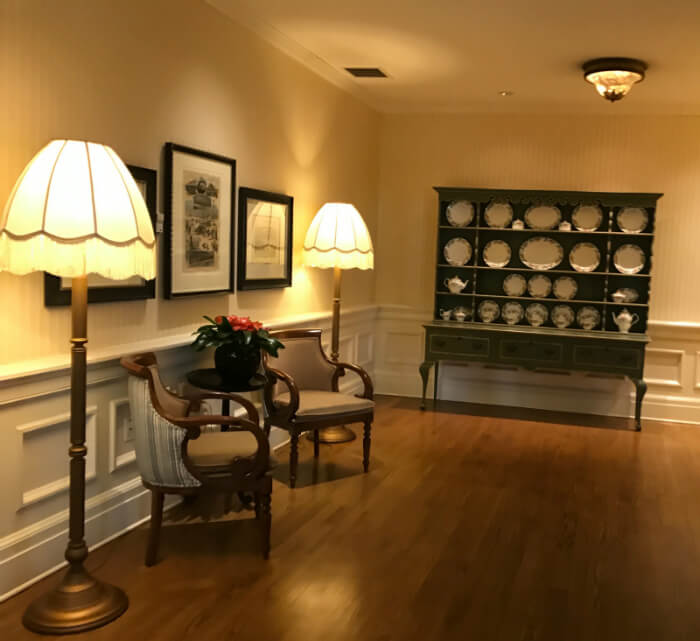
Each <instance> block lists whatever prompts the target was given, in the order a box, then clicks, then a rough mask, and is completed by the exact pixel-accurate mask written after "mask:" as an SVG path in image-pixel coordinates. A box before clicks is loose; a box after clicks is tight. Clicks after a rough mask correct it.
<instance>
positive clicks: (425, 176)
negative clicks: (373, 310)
mask: <svg viewBox="0 0 700 641" xmlns="http://www.w3.org/2000/svg"><path fill="white" fill-rule="evenodd" d="M614 109H615V107H614V105H611V111H614ZM380 157H381V161H380V188H379V207H378V210H379V236H378V238H377V243H376V244H377V246H378V247H379V248H380V251H378V252H377V278H378V280H377V300H378V301H379V302H380V303H382V304H402V305H408V306H410V307H413V308H418V309H420V310H432V306H433V292H434V260H435V242H436V231H437V230H436V222H435V217H436V211H437V195H436V193H435V192H434V191H433V189H432V187H433V186H434V185H444V186H468V187H501V188H513V189H517V188H522V189H524V188H533V189H572V190H573V189H576V190H579V189H580V190H593V191H648V192H663V193H664V194H665V195H664V197H663V198H662V199H661V200H660V204H659V209H658V217H657V236H656V239H655V243H654V262H653V265H654V267H653V280H652V286H653V291H652V298H651V310H650V318H651V319H653V320H657V321H659V320H662V321H686V322H700V297H698V296H696V295H695V293H694V285H693V283H694V282H695V279H696V278H697V276H698V274H700V252H698V249H697V247H698V241H700V117H634V116H626V117H614V116H610V117H602V116H599V117H596V116H580V115H577V116H559V115H557V116H510V115H509V116H505V115H500V116H491V115H482V116H478V115H476V116H471V115H469V116H467V115H465V116H451V115H431V116H410V115H406V116H403V115H388V116H385V117H384V118H383V124H382V140H381V150H380Z"/></svg>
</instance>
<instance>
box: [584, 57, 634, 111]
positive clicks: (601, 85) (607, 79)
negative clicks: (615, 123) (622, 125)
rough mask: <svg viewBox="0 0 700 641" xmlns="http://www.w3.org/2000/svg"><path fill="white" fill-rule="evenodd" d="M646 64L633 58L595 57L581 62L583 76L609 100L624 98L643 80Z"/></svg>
mask: <svg viewBox="0 0 700 641" xmlns="http://www.w3.org/2000/svg"><path fill="white" fill-rule="evenodd" d="M646 70H647V64H646V63H645V62H642V61H641V60H635V59H634V58H596V59H595V60H589V61H588V62H584V63H583V77H584V78H585V79H586V80H587V81H588V82H590V83H591V84H592V85H594V86H595V88H596V90H597V91H598V93H599V94H600V95H601V96H603V98H605V99H606V100H610V102H615V101H617V100H620V99H622V98H624V97H625V96H626V95H627V94H628V93H629V91H630V89H632V86H633V85H634V84H636V83H638V82H641V81H642V80H644V72H645V71H646Z"/></svg>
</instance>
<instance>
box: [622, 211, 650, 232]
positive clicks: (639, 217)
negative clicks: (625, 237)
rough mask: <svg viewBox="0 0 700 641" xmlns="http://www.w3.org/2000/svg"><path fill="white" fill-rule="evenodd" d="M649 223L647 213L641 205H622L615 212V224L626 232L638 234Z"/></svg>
mask: <svg viewBox="0 0 700 641" xmlns="http://www.w3.org/2000/svg"><path fill="white" fill-rule="evenodd" d="M648 224H649V214H647V210H646V209H642V208H641V207H623V208H622V209H621V210H620V211H619V212H617V226H618V227H619V228H620V230H621V231H624V232H625V233H627V234H639V233H641V232H643V231H644V230H645V229H646V228H647V225H648Z"/></svg>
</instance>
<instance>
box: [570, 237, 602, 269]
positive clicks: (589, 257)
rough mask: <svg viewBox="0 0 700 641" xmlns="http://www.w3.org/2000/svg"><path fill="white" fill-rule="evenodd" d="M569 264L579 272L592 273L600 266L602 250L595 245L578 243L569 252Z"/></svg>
mask: <svg viewBox="0 0 700 641" xmlns="http://www.w3.org/2000/svg"><path fill="white" fill-rule="evenodd" d="M569 262H570V263H571V266H572V267H573V268H574V269H575V270H576V271H577V272H592V271H595V270H596V269H597V267H598V265H600V250H599V249H598V248H597V247H596V246H595V245H594V244H593V243H578V244H577V245H574V246H573V248H572V249H571V251H570V252H569Z"/></svg>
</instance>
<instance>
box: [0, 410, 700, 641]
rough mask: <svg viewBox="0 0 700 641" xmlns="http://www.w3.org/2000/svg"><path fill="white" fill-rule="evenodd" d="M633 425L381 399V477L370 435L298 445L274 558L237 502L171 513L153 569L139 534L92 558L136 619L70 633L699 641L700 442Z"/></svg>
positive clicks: (278, 515)
mask: <svg viewBox="0 0 700 641" xmlns="http://www.w3.org/2000/svg"><path fill="white" fill-rule="evenodd" d="M465 411H479V412H480V413H481V414H482V416H469V415H466V414H465V413H464V412H465ZM518 414H522V415H523V416H527V418H526V419H518V418H517V415H518ZM534 419H536V420H534ZM603 422H605V423H606V424H607V427H605V428H601V427H591V426H592V425H596V424H599V425H600V424H601V423H603ZM574 423H575V425H574ZM586 424H588V426H586ZM626 424H627V423H626V421H622V422H621V421H615V420H607V421H602V420H601V419H596V418H593V417H582V416H567V415H553V414H551V413H546V412H537V413H533V412H529V411H527V412H526V411H525V410H517V411H516V410H512V411H509V412H504V411H502V410H493V409H490V408H484V407H474V406H470V407H465V406H463V405H457V404H450V403H441V404H440V406H439V408H438V411H435V412H433V411H427V412H423V413H422V412H420V411H419V409H418V401H417V400H413V399H411V400H409V399H399V398H382V399H380V401H379V406H378V411H377V417H376V420H375V424H374V425H375V427H374V430H373V441H372V463H371V468H370V473H369V474H368V475H363V474H362V473H361V470H362V444H361V441H355V442H353V443H349V444H346V445H341V446H337V445H336V446H322V449H321V458H320V460H319V462H318V464H317V465H314V464H313V459H312V447H313V446H312V444H311V443H309V442H308V441H307V440H306V439H302V440H301V454H300V469H299V472H300V473H299V484H298V487H297V489H296V490H290V489H289V488H288V487H287V485H286V479H287V472H288V470H287V466H286V464H284V463H282V464H281V465H280V467H279V468H278V469H277V470H276V472H275V477H276V478H277V479H279V480H280V481H282V482H276V483H275V488H274V493H273V501H272V517H273V526H272V553H271V558H270V560H269V561H267V562H266V561H264V560H263V559H262V558H261V556H260V554H259V550H258V545H259V537H258V536H257V531H256V530H255V522H254V521H245V520H241V516H245V517H248V516H249V515H250V513H248V512H245V511H243V512H242V511H241V508H240V506H239V505H238V504H237V503H236V502H235V501H236V499H234V500H233V508H234V509H232V510H229V511H228V512H227V513H226V514H225V515H224V520H220V518H219V517H220V516H222V514H223V512H224V511H225V507H226V506H223V505H219V504H216V505H207V504H204V503H202V504H192V505H188V506H183V507H182V508H177V509H176V512H175V514H173V515H171V517H170V518H166V522H165V523H164V529H163V535H162V540H161V558H162V560H161V561H160V563H159V564H158V565H156V566H155V567H153V568H146V567H145V566H144V565H143V555H144V551H145V544H146V530H145V529H144V528H140V529H138V530H136V531H134V532H132V533H130V534H128V535H126V536H124V537H122V538H120V539H117V540H116V541H114V542H112V543H110V544H108V545H106V546H105V547H103V548H101V549H99V550H97V551H96V552H95V553H93V554H92V555H91V557H90V560H89V564H88V565H89V567H90V569H92V570H93V571H95V572H96V573H97V574H98V575H99V576H100V577H101V578H103V579H105V580H108V581H111V582H114V583H116V584H118V585H120V586H121V587H122V588H124V589H125V590H126V591H127V593H128V594H129V598H130V601H131V605H130V608H129V610H128V611H127V612H126V614H125V615H124V616H122V617H121V618H120V619H119V620H117V621H116V622H115V623H113V624H111V625H110V626H108V627H105V628H102V629H100V630H97V631H94V632H91V633H88V634H86V635H79V636H78V637H77V638H84V637H87V638H89V639H90V640H93V639H94V640H96V641H99V640H107V639H110V640H117V639H119V640H120V641H123V640H124V639H133V640H134V641H142V640H143V641H145V640H149V641H150V640H153V641H158V640H166V639H168V640H170V639H177V640H180V639H197V640H198V641H206V640H209V639H211V640H212V641H225V640H228V639H236V640H237V641H248V640H251V641H252V640H255V641H267V640H270V641H315V640H324V641H344V640H356V641H394V640H396V641H404V640H412V639H421V640H426V639H430V640H432V639H435V640H437V639H440V640H444V639H450V640H451V639H460V640H465V639H475V640H479V641H490V640H494V641H496V640H497V641H516V640H517V641H530V640H535V639H537V640H545V639H546V640H550V639H551V640H552V641H603V640H606V641H607V640H610V641H625V640H628V639H629V640H632V639H634V640H635V641H639V640H640V639H642V640H646V639H653V640H654V641H660V640H666V639H668V640H673V641H679V640H684V639H698V638H700V607H698V604H697V599H698V594H700V509H698V506H699V505H700V502H699V500H698V499H699V498H700V428H698V427H697V426H683V425H671V424H665V425H661V424H654V423H651V422H647V423H646V424H645V426H644V431H643V432H642V433H641V434H640V433H635V432H633V431H629V430H628V429H624V428H625V427H626ZM287 454H288V452H287V451H286V450H284V449H283V450H281V451H278V453H277V456H278V458H279V459H280V461H284V459H285V456H286V455H287ZM215 519H216V520H215ZM199 520H201V521H202V523H195V524H192V523H190V521H199ZM55 580H56V578H55V577H51V578H49V579H46V580H44V581H43V582H41V583H40V584H38V585H37V586H34V587H33V588H31V589H30V590H28V591H26V592H24V593H22V594H20V595H18V596H17V597H15V598H14V599H11V600H10V601H8V602H7V603H5V604H3V605H2V606H0V639H3V640H5V639H7V640H10V639H11V640H13V641H14V640H20V639H29V638H32V637H33V635H32V634H31V633H29V632H27V631H25V630H24V629H23V628H22V626H21V623H20V616H21V613H22V611H23V610H24V607H25V606H26V604H27V603H28V602H29V601H30V599H32V598H33V597H34V596H36V595H37V594H38V593H39V592H41V591H43V590H45V589H46V587H47V586H48V585H49V584H51V583H52V582H54V581H55Z"/></svg>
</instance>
